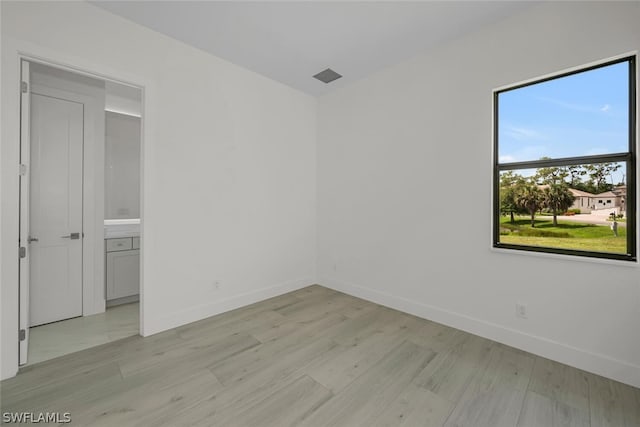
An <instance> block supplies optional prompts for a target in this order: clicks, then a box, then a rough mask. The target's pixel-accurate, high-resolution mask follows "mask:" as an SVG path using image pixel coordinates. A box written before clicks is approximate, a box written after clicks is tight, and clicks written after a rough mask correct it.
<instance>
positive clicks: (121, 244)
mask: <svg viewBox="0 0 640 427" xmlns="http://www.w3.org/2000/svg"><path fill="white" fill-rule="evenodd" d="M131 247H132V244H131V237H125V238H122V239H107V252H115V251H126V250H129V249H131Z"/></svg>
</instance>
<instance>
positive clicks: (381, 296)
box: [318, 277, 640, 387]
mask: <svg viewBox="0 0 640 427" xmlns="http://www.w3.org/2000/svg"><path fill="white" fill-rule="evenodd" d="M318 283H319V284H320V285H322V286H326V287H328V288H331V289H334V290H336V291H340V292H344V293H346V294H349V295H352V296H355V297H358V298H362V299H365V300H367V301H371V302H374V303H376V304H380V305H384V306H386V307H390V308H393V309H396V310H400V311H403V312H405V313H409V314H412V315H414V316H418V317H422V318H424V319H428V320H431V321H434V322H437V323H441V324H443V325H447V326H451V327H453V328H456V329H460V330H463V331H465V332H469V333H472V334H474V335H478V336H481V337H484V338H488V339H490V340H493V341H497V342H499V343H502V344H506V345H509V346H511V347H515V348H518V349H521V350H525V351H528V352H530V353H533V354H535V355H538V356H541V357H545V358H547V359H551V360H555V361H557V362H560V363H564V364H566V365H569V366H573V367H576V368H578V369H582V370H584V371H587V372H592V373H594V374H597V375H602V376H603V377H607V378H610V379H613V380H616V381H620V382H622V383H625V384H629V385H631V386H634V387H640V366H638V365H634V364H632V363H628V362H624V361H621V360H616V359H613V358H611V357H609V356H605V355H602V354H596V353H592V352H589V351H586V350H584V349H580V348H576V347H572V346H570V345H567V344H563V343H560V342H557V341H553V340H550V339H547V338H543V337H539V336H535V335H530V334H526V333H523V332H521V331H517V330H515V329H511V328H508V327H505V326H502V325H498V324H495V323H491V322H487V321H484V320H481V319H476V318H473V317H470V316H466V315H463V314H460V313H455V312H452V311H449V310H444V309H442V308H438V307H434V306H431V305H428V304H424V303H420V302H416V301H414V300H409V299H406V298H402V297H399V296H395V295H390V294H387V293H385V292H380V291H377V290H373V289H369V288H366V287H363V286H358V285H355V284H352V283H346V282H344V281H340V280H336V279H332V278H328V277H320V278H319V281H318Z"/></svg>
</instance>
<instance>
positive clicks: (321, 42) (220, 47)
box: [91, 0, 531, 96]
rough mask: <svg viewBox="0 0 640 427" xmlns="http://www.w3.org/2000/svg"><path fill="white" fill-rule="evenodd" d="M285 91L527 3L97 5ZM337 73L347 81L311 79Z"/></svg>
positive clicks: (376, 66) (418, 48) (310, 87)
mask: <svg viewBox="0 0 640 427" xmlns="http://www.w3.org/2000/svg"><path fill="white" fill-rule="evenodd" d="M91 3H93V4H95V5H97V6H99V7H101V8H103V9H106V10H108V11H110V12H112V13H115V14H117V15H120V16H122V17H124V18H127V19H129V20H131V21H134V22H136V23H138V24H141V25H144V26H146V27H149V28H152V29H154V30H156V31H158V32H160V33H164V34H166V35H168V36H170V37H173V38H175V39H178V40H181V41H182V42H184V43H187V44H190V45H192V46H195V47H197V48H200V49H202V50H204V51H207V52H210V53H212V54H213V55H216V56H218V57H220V58H224V59H226V60H228V61H230V62H233V63H235V64H238V65H240V66H243V67H245V68H248V69H250V70H253V71H255V72H257V73H260V74H262V75H265V76H267V77H270V78H272V79H274V80H277V81H279V82H282V83H284V84H286V85H289V86H291V87H294V88H296V89H299V90H301V91H304V92H307V93H309V94H311V95H316V96H317V95H322V94H324V93H327V92H329V91H331V90H333V89H335V88H337V87H341V86H344V85H346V84H349V83H350V82H353V81H355V80H358V79H360V78H363V77H365V76H367V75H369V74H371V73H373V72H375V71H377V70H380V69H381V68H384V67H386V66H389V65H393V64H395V63H398V62H400V61H402V60H404V59H408V58H410V57H412V56H414V55H416V54H417V53H419V52H422V51H425V50H427V49H429V48H430V47H431V46H433V45H436V44H439V43H443V42H446V41H448V40H451V39H454V38H456V37H459V36H461V35H463V34H465V33H468V32H471V31H473V30H475V29H478V28H480V27H482V26H485V25H488V24H491V23H493V22H496V21H498V20H500V19H502V18H505V17H507V16H509V15H511V14H514V13H516V12H518V11H520V10H522V9H524V8H526V7H529V6H530V5H531V3H530V2H525V1H481V0H476V1H422V2H404V1H389V2H380V1H366V2H353V1H342V2H340V1H285V2H273V1H259V2H246V1H135V0H134V1H113V0H109V1H104V0H98V1H91ZM325 68H331V69H333V70H335V71H336V72H338V73H340V74H342V75H343V76H344V77H343V78H341V79H339V80H336V81H334V82H332V83H329V84H325V83H322V82H319V81H317V80H316V79H314V78H312V76H313V75H314V74H316V73H318V72H320V71H322V70H324V69H325Z"/></svg>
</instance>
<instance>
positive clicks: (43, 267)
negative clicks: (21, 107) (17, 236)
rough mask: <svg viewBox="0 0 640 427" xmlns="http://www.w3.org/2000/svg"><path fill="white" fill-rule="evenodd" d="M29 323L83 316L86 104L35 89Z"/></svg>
mask: <svg viewBox="0 0 640 427" xmlns="http://www.w3.org/2000/svg"><path fill="white" fill-rule="evenodd" d="M30 101H31V126H30V127H31V135H30V137H31V149H30V168H29V169H30V177H29V178H30V185H29V193H30V194H29V205H30V206H29V239H28V240H29V305H30V307H29V317H30V326H37V325H41V324H44V323H50V322H55V321H58V320H63V319H68V318H71V317H77V316H82V156H83V154H82V148H83V132H84V130H83V122H84V106H83V104H80V103H77V102H72V101H68V100H64V99H58V98H53V97H50V96H44V95H40V94H36V93H31V100H30Z"/></svg>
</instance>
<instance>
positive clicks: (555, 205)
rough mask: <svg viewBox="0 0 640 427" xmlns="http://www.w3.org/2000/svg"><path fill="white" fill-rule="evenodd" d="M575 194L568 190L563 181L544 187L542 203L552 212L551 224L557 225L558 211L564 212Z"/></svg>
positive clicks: (571, 202)
mask: <svg viewBox="0 0 640 427" xmlns="http://www.w3.org/2000/svg"><path fill="white" fill-rule="evenodd" d="M574 200H575V196H574V195H573V194H572V193H571V191H569V186H568V185H567V184H565V183H562V184H550V185H549V186H548V187H547V188H545V189H544V200H543V204H544V206H545V207H546V208H548V209H549V210H550V211H551V212H552V213H553V226H554V227H557V226H558V213H561V212H565V211H566V210H567V209H569V208H570V207H571V205H572V204H573V201H574Z"/></svg>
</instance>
